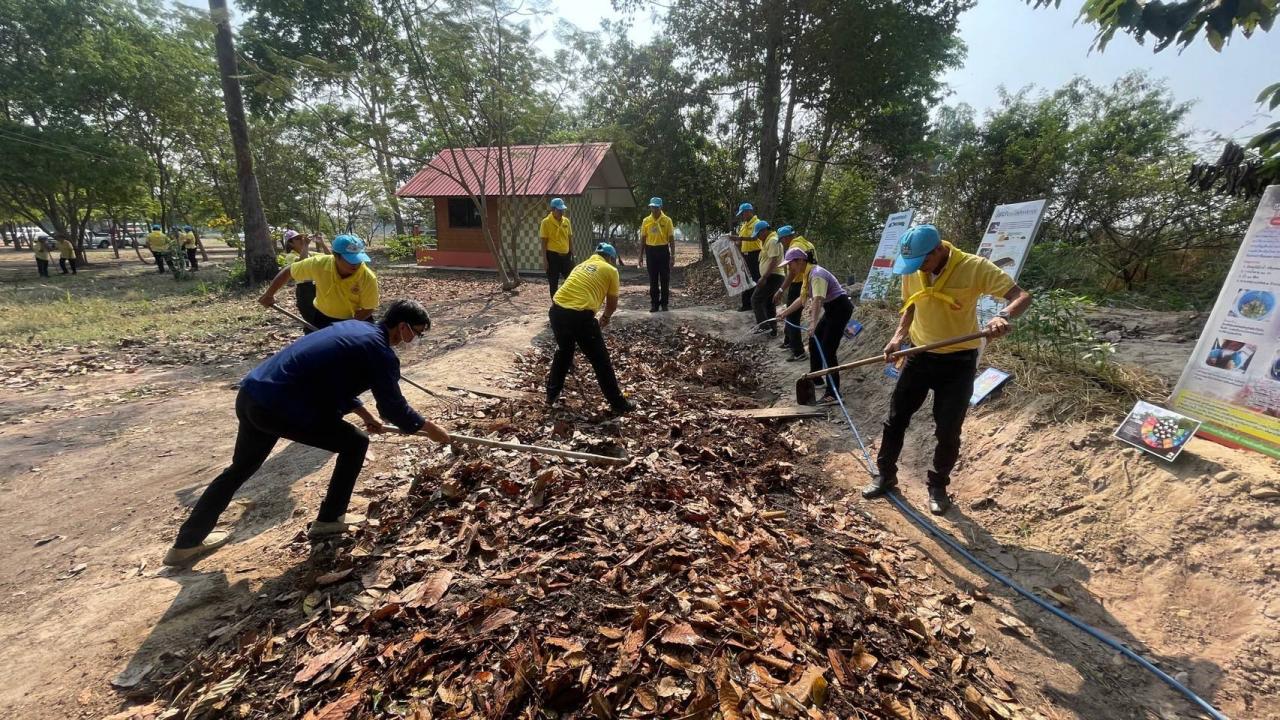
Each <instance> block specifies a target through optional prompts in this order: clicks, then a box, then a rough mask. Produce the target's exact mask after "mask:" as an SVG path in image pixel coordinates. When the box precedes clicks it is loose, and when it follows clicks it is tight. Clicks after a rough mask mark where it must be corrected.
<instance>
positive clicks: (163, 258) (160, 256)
mask: <svg viewBox="0 0 1280 720" xmlns="http://www.w3.org/2000/svg"><path fill="white" fill-rule="evenodd" d="M151 255H152V257H154V258H155V259H156V269H157V270H158V271H159V272H160V274H161V275H163V274H164V264H165V263H166V262H167V263H169V269H170V270H175V271H176V270H177V269H178V268H176V267H174V265H173V256H172V255H170V254H169V253H168V252H162V253H158V252H156V251H155V250H152V251H151Z"/></svg>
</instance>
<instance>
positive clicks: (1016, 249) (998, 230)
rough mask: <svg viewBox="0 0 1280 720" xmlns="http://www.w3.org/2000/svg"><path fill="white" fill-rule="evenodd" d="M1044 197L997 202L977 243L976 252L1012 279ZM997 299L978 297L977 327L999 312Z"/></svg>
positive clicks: (1031, 239)
mask: <svg viewBox="0 0 1280 720" xmlns="http://www.w3.org/2000/svg"><path fill="white" fill-rule="evenodd" d="M1044 206H1045V201H1044V200H1029V201H1027V202H1020V203H1011V204H1009V205H997V206H996V209H995V211H994V212H992V213H991V220H990V222H988V223H987V232H986V233H985V234H984V235H983V236H982V240H981V241H980V242H979V243H978V255H980V256H981V257H984V258H986V259H988V260H990V261H991V262H993V263H995V264H996V267H998V268H1000V269H1001V270H1004V271H1005V272H1006V273H1008V275H1009V277H1011V278H1013V279H1014V280H1017V279H1018V276H1019V275H1021V274H1022V266H1023V264H1025V263H1026V261H1027V253H1028V252H1030V250H1031V243H1032V242H1034V241H1035V239H1036V233H1038V232H1039V231H1040V219H1041V218H1042V217H1044ZM1000 307H1001V303H999V302H997V301H996V300H994V299H992V298H989V297H985V296H984V297H982V298H981V299H979V300H978V327H986V324H987V323H988V322H989V321H990V320H991V318H993V317H995V316H996V313H998V312H1000Z"/></svg>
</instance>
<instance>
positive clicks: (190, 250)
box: [187, 248, 200, 270]
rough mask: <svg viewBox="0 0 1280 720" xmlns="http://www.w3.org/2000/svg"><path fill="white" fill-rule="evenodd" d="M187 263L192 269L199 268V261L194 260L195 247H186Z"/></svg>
mask: <svg viewBox="0 0 1280 720" xmlns="http://www.w3.org/2000/svg"><path fill="white" fill-rule="evenodd" d="M187 264H188V265H190V266H191V269H192V270H199V269H200V263H198V262H196V249H195V248H187Z"/></svg>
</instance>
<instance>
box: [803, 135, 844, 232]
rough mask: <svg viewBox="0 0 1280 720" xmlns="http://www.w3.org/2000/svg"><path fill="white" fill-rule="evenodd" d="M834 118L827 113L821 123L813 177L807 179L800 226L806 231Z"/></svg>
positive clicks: (828, 154)
mask: <svg viewBox="0 0 1280 720" xmlns="http://www.w3.org/2000/svg"><path fill="white" fill-rule="evenodd" d="M835 124H836V121H835V118H833V117H831V116H830V115H828V116H827V117H826V119H825V120H824V121H823V123H822V139H820V140H819V141H818V156H817V159H818V162H817V163H815V167H814V168H813V178H812V179H811V180H809V192H807V193H805V196H804V215H803V216H802V217H803V219H804V223H803V224H802V225H801V226H800V227H801V228H803V229H805V230H806V231H807V230H808V229H809V227H810V225H811V224H812V223H813V215H814V212H815V211H816V210H817V207H818V190H819V188H821V187H822V176H823V175H824V174H825V173H826V171H827V161H828V160H830V159H831V134H832V130H834V129H835Z"/></svg>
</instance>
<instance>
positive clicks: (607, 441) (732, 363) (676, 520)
mask: <svg viewBox="0 0 1280 720" xmlns="http://www.w3.org/2000/svg"><path fill="white" fill-rule="evenodd" d="M608 342H609V345H610V351H611V353H612V355H613V358H614V361H615V366H616V367H617V369H618V372H619V375H620V377H621V379H622V382H623V385H624V387H625V388H629V389H631V390H632V391H633V392H634V393H636V395H635V400H636V401H637V403H638V404H639V405H640V410H639V411H637V412H635V413H633V414H632V415H629V416H627V417H625V418H623V419H620V420H619V419H613V418H607V417H602V416H600V415H598V414H597V408H598V390H597V388H596V386H595V379H594V377H593V376H592V375H591V373H590V371H589V370H586V369H585V368H580V372H581V371H582V370H586V372H583V373H582V374H583V377H582V378H581V384H580V386H579V387H581V392H579V391H578V390H577V389H575V387H574V384H573V381H572V380H571V381H570V383H569V387H568V388H567V389H566V395H571V396H574V397H573V398H572V399H571V401H570V402H569V403H568V405H567V407H566V408H563V409H558V410H553V411H548V410H547V409H546V408H544V407H541V406H530V405H528V404H523V405H521V404H516V403H512V402H510V401H498V400H478V399H474V398H473V399H472V400H471V401H469V402H468V403H467V405H466V407H465V408H460V409H458V410H456V411H455V414H454V416H453V417H448V418H445V420H446V421H447V423H448V424H449V425H450V426H451V427H453V428H455V429H456V430H458V431H466V432H472V433H477V432H485V433H489V434H490V435H491V436H493V437H497V438H501V439H504V440H519V441H524V442H539V443H541V444H553V443H555V444H559V445H561V446H564V447H568V448H570V449H576V450H586V451H593V452H607V451H610V450H611V449H612V450H617V449H625V451H626V453H627V454H628V456H629V457H630V458H631V461H630V462H629V463H628V464H626V465H622V466H610V467H598V466H588V465H584V464H582V463H577V462H560V461H558V460H557V459H554V458H546V457H538V456H529V455H518V454H515V453H512V452H508V451H497V452H494V451H485V452H478V451H476V450H474V449H471V448H466V449H460V450H457V451H455V450H454V449H450V448H441V449H431V448H429V447H427V446H424V445H416V446H407V445H406V447H405V450H404V453H405V456H406V457H407V458H410V460H409V461H406V462H407V465H408V469H407V470H405V471H404V472H402V473H401V475H402V476H404V475H407V476H409V478H408V479H411V482H410V483H409V485H408V488H407V493H406V488H405V483H404V482H403V479H405V478H403V477H401V478H400V479H398V480H397V479H395V478H393V479H392V480H391V481H390V482H387V483H384V484H381V485H379V484H377V482H376V480H375V481H374V483H373V488H372V495H373V499H372V501H371V502H370V505H369V510H368V514H369V518H370V521H369V523H368V524H367V525H365V526H363V527H361V528H360V529H359V530H358V531H357V533H356V535H355V536H354V538H353V539H351V540H348V541H346V543H345V544H341V545H333V544H326V545H321V546H318V547H317V548H315V549H313V550H312V554H311V557H310V559H309V560H308V561H307V563H308V568H307V572H306V574H305V582H306V583H307V586H305V587H302V588H300V589H299V590H298V591H296V592H292V593H287V594H282V595H281V596H280V597H277V598H276V600H277V601H284V604H283V605H281V604H280V603H276V604H274V605H273V604H272V603H270V602H267V603H264V605H268V606H270V607H260V608H257V609H256V612H257V615H256V616H254V617H252V619H251V620H249V621H248V622H246V620H245V619H238V620H237V622H236V623H235V624H236V626H237V629H238V630H240V635H239V636H238V638H237V639H236V641H235V642H234V643H227V644H230V645H233V647H231V648H230V649H225V648H223V649H209V650H206V651H205V652H204V653H202V654H200V655H199V656H197V657H196V658H195V659H194V660H193V661H191V662H190V663H189V664H188V665H187V666H186V667H185V668H183V669H182V670H180V671H178V672H176V673H175V674H173V675H172V676H171V677H170V678H168V681H167V682H166V683H165V684H164V685H163V686H162V687H161V689H160V691H159V693H158V695H157V697H156V702H154V703H152V704H151V705H148V706H146V707H141V708H134V709H133V710H132V711H130V712H131V713H132V714H130V715H121V717H126V716H127V717H139V718H141V717H161V718H187V719H192V718H207V717H232V718H268V717H271V718H276V717H302V718H305V719H306V720H339V719H342V718H374V717H379V718H399V717H405V718H418V719H423V720H425V719H427V718H493V719H497V718H599V719H601V720H606V719H610V718H683V719H687V720H692V719H694V718H722V719H723V720H739V719H741V718H812V719H813V720H821V719H823V718H899V719H902V720H910V719H913V718H920V719H922V720H923V719H924V718H1014V717H1041V716H1039V715H1038V714H1037V713H1034V712H1031V711H1029V710H1027V709H1025V708H1023V707H1022V706H1020V705H1019V704H1018V703H1017V702H1016V700H1015V698H1014V696H1013V694H1012V693H1013V691H1014V683H1015V679H1014V677H1013V676H1011V675H1010V674H1009V673H1007V672H1006V671H1005V670H1003V668H1001V667H1000V665H999V664H998V663H997V662H996V661H995V660H994V658H991V657H989V656H988V652H987V649H986V646H985V645H984V644H983V642H982V641H981V640H980V639H978V638H977V637H976V636H975V633H974V629H973V627H972V626H971V625H970V623H969V622H968V621H967V619H966V617H965V613H966V612H967V611H969V610H970V609H971V608H972V607H973V600H972V599H971V598H968V597H966V596H963V595H959V594H957V593H955V592H954V591H949V592H946V591H939V590H937V589H934V588H933V587H932V586H931V585H930V584H929V583H928V576H927V575H924V574H922V573H921V572H920V571H919V570H917V569H913V567H912V566H909V565H908V563H910V562H911V561H912V560H916V559H918V558H917V556H916V555H915V553H914V551H913V550H911V549H910V548H907V547H905V546H904V545H903V544H902V542H901V541H900V540H898V539H897V538H895V537H894V536H892V535H891V534H888V533H886V532H885V531H884V530H883V529H881V528H880V527H877V526H876V525H875V524H874V523H873V521H872V520H871V519H870V518H869V517H868V516H866V515H864V514H863V513H861V512H860V511H858V510H856V509H855V508H856V505H855V504H854V503H853V502H852V499H851V497H850V496H849V495H848V493H846V492H845V491H842V490H839V489H836V488H834V487H832V486H831V485H829V484H826V483H825V482H824V481H822V480H821V479H819V478H818V477H816V476H815V474H814V473H812V472H810V471H809V470H806V469H805V467H806V466H807V465H811V464H813V463H812V462H809V461H807V457H808V456H809V454H810V450H809V447H808V446H807V444H806V443H805V442H804V440H803V439H802V438H801V437H800V436H801V435H803V431H802V430H800V431H798V430H797V426H789V427H788V426H776V425H771V424H767V423H760V422H757V421H753V420H745V419H737V418H731V417H724V416H721V415H718V414H717V413H716V411H717V410H718V409H724V408H737V407H747V406H752V405H754V404H755V403H753V402H752V400H751V397H750V394H751V393H752V392H755V391H756V390H757V386H758V380H757V373H756V372H755V371H754V370H753V369H752V368H753V367H754V366H755V365H756V361H757V358H756V357H755V356H754V355H753V354H751V351H749V350H745V349H743V348H740V347H737V346H734V345H731V344H728V343H725V342H723V341H720V340H717V339H715V338H711V337H709V336H705V335H701V334H698V333H695V332H694V331H692V330H690V329H687V328H679V329H677V330H675V331H673V330H672V329H671V328H669V327H667V328H664V327H663V326H660V325H656V324H648V323H645V324H634V325H629V326H623V327H621V328H616V329H614V330H612V331H611V332H610V333H609V340H608ZM548 359H549V354H548V351H547V349H545V348H540V349H535V350H532V351H530V352H529V353H527V354H526V355H524V356H521V357H520V358H518V359H517V362H516V367H515V371H514V377H513V379H512V381H511V382H510V383H509V385H510V387H511V389H526V390H532V389H535V388H538V387H539V386H540V385H541V384H542V382H543V378H544V377H545V373H546V369H547V364H548ZM579 364H582V365H585V363H581V361H579ZM297 545H298V547H299V552H304V551H305V550H304V549H303V548H305V543H304V542H302V540H301V538H299V541H298V543H297ZM250 626H252V627H254V628H256V629H252V630H245V629H244V628H247V627H250ZM215 632H219V631H215Z"/></svg>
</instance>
